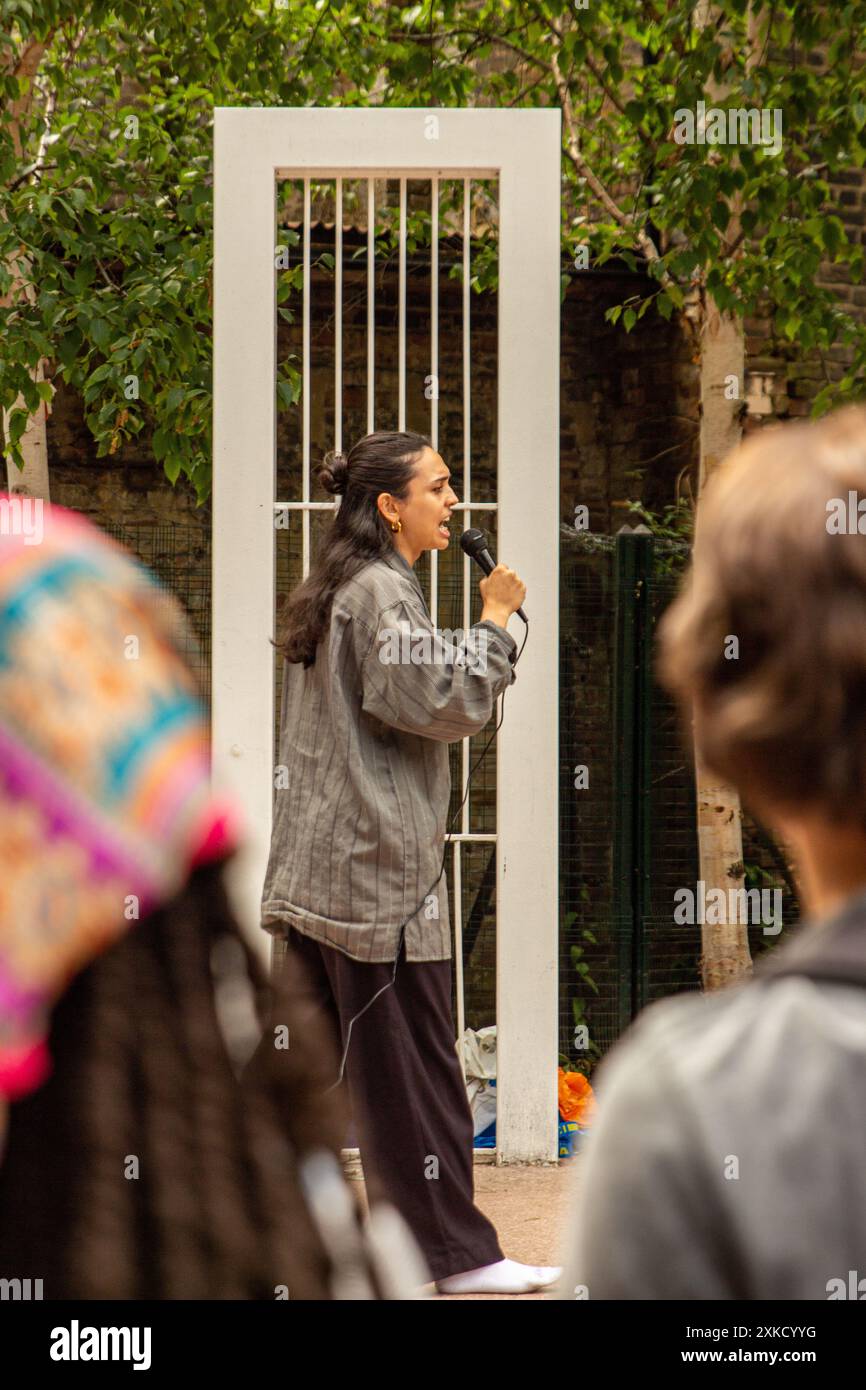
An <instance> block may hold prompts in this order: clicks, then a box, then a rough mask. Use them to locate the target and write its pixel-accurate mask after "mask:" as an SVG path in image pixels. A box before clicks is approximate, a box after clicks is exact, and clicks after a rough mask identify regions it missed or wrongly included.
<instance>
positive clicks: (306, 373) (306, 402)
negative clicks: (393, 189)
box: [301, 178, 311, 579]
mask: <svg viewBox="0 0 866 1390" xmlns="http://www.w3.org/2000/svg"><path fill="white" fill-rule="evenodd" d="M301 372H302V378H303V394H302V397H301V399H302V402H303V414H302V424H301V501H302V502H309V500H310V394H311V382H310V180H309V178H305V179H304V338H303V349H302V359H301ZM301 518H302V523H301V524H302V532H301V534H302V538H303V539H302V561H301V573H302V575H303V576H304V578H305V579H306V577H307V575H308V574H309V572H310V512H309V508H308V507H304V508H303V510H302V512H301Z"/></svg>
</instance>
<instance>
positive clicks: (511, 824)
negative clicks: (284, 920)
mask: <svg viewBox="0 0 866 1390" xmlns="http://www.w3.org/2000/svg"><path fill="white" fill-rule="evenodd" d="M560 162H561V117H560V112H559V111H558V110H555V109H538V108H536V109H532V110H495V109H494V110H491V109H477V108H476V109H457V110H455V109H448V108H432V109H431V108H428V107H420V108H406V107H401V108H396V107H391V108H366V109H357V108H352V109H341V108H334V107H327V108H317V107H297V108H294V107H274V108H264V107H252V108H248V109H244V108H235V107H217V108H216V110H215V112H214V377H213V381H214V468H213V643H212V650H213V658H212V660H213V669H212V747H213V776H214V779H215V781H217V782H219V784H220V785H222V786H224V787H225V788H226V789H227V790H229V791H231V792H233V793H234V795H235V797H236V799H237V800H238V801H239V802H240V805H241V808H242V811H243V813H244V819H245V822H246V829H247V836H248V841H247V846H246V849H245V851H244V853H243V855H242V856H241V857H240V859H239V863H238V868H237V875H236V877H235V879H234V882H233V888H234V895H235V900H236V904H237V907H238V911H239V914H240V917H241V920H242V923H243V925H244V928H245V931H246V932H247V933H248V935H249V938H250V940H251V941H252V942H253V943H254V945H255V946H256V947H257V948H258V949H259V951H260V952H261V953H262V955H263V956H265V957H266V955H267V947H268V944H269V941H268V937H267V935H266V933H264V932H263V931H262V930H261V928H260V924H259V906H260V901H261V891H262V886H263V882H264V874H265V869H266V865H267V858H268V851H269V844H270V826H271V811H272V800H273V785H274V783H273V773H274V768H273V764H274V749H273V746H272V745H273V728H274V714H275V710H274V681H273V660H274V655H273V648H272V647H271V645H270V642H269V640H268V639H269V638H270V637H272V636H273V616H274V614H273V595H274V580H275V530H274V501H275V497H274V477H275V440H276V401H275V376H276V325H277V318H276V308H275V301H276V294H275V265H274V231H275V207H276V181H277V179H278V178H289V177H297V178H301V177H303V178H310V177H316V178H322V179H330V178H340V177H350V178H376V177H378V178H396V177H399V178H419V179H443V178H497V179H498V180H499V207H500V230H499V388H498V390H499V397H498V408H499V424H498V438H499V474H498V490H497V498H498V505H497V510H498V514H499V531H498V547H499V555H500V556H501V558H502V559H504V560H506V561H507V563H508V564H510V565H511V566H512V567H513V568H515V569H517V570H518V572H519V573H520V574H521V576H522V577H523V578H524V580H525V581H526V585H527V599H526V609H527V612H528V613H529V615H530V621H531V629H532V630H531V634H530V638H529V641H528V642H527V646H526V651H525V654H524V656H523V658H522V660H521V663H520V666H519V668H518V678H517V680H516V682H515V684H514V685H513V686H512V687H510V689H509V692H508V697H507V711H506V714H507V717H506V718H505V720H504V722H503V726H502V729H501V730H500V733H499V737H498V745H497V746H498V767H497V835H496V838H497V841H498V845H497V1042H498V1048H497V1051H498V1068H497V1070H498V1077H497V1095H498V1100H497V1111H498V1114H497V1162H499V1163H509V1162H512V1163H514V1162H537V1161H551V1160H555V1159H556V1157H557V1153H558V1125H557V1070H556V1069H557V1062H558V1023H557V1007H558V997H557V988H558V981H557V973H558V972H557V960H558V937H559V882H558V875H559V863H558V849H559V815H558V794H557V788H558V766H559V752H558V672H559V315H560V297H559V296H560V290H559V284H560ZM510 628H511V630H512V631H513V634H514V636H515V637H516V638H517V640H518V642H519V641H521V640H522V635H523V631H522V624H521V622H520V620H519V619H518V618H512V619H511V623H510Z"/></svg>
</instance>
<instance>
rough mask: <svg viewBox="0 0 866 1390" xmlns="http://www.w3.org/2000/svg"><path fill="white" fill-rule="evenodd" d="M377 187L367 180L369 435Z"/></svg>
mask: <svg viewBox="0 0 866 1390" xmlns="http://www.w3.org/2000/svg"><path fill="white" fill-rule="evenodd" d="M375 195H376V185H375V180H373V179H368V180H367V433H368V434H372V432H373V419H374V417H375V413H376V412H375V405H374V400H375V395H374V392H375V380H374V376H373V373H374V371H375V362H376V349H375V343H376V339H375V315H376V243H375V235H376V196H375Z"/></svg>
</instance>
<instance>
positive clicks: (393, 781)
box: [261, 549, 517, 961]
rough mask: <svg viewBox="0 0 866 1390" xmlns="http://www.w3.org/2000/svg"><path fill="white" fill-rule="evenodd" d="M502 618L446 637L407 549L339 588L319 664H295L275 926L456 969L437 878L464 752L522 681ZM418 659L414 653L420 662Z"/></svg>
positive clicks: (269, 920) (269, 904)
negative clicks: (463, 745)
mask: <svg viewBox="0 0 866 1390" xmlns="http://www.w3.org/2000/svg"><path fill="white" fill-rule="evenodd" d="M516 652H517V643H516V642H515V640H514V638H513V637H512V636H511V634H510V633H508V632H506V631H505V629H504V628H501V627H499V625H498V624H497V623H492V622H489V621H485V622H483V623H478V624H476V625H475V626H474V627H473V628H470V629H469V632H468V633H467V634H466V637H465V640H464V641H462V642H461V641H460V639H459V636H458V640H457V641H456V642H455V641H452V640H449V638H448V635H447V634H446V635H443V634H441V633H438V632H436V630H435V629H434V627H433V623H432V620H431V618H430V613H429V610H428V608H427V604H426V601H425V599H424V593H423V590H422V588H421V585H420V583H419V582H418V577H417V575H416V574H415V572H414V570H413V569H412V567H411V566H410V565H409V564H408V563H407V562H406V560H404V559H403V556H402V555H401V554H400V553H399V551H398V550H396V549H395V550H394V551H393V552H392V553H391V554H389V555H388V556H386V557H385V558H384V559H381V560H375V561H373V562H371V564H369V565H368V566H366V568H364V569H363V570H362V571H361V572H360V573H359V574H358V575H356V576H355V578H354V579H351V580H350V581H349V582H348V583H347V584H344V585H342V587H341V588H340V589H339V590H338V591H337V594H336V596H335V598H334V603H333V608H332V612H331V622H330V628H329V631H328V633H327V635H326V637H325V638H324V640H323V641H322V642H321V643H320V644H319V648H318V650H317V653H316V660H315V662H314V663H313V665H312V666H310V667H307V668H306V669H305V668H304V667H303V665H302V664H300V663H297V664H291V665H290V664H288V663H286V665H285V666H284V670H283V675H284V680H283V698H282V706H281V710H280V755H279V756H280V761H279V764H278V766H277V768H276V770H275V772H276V775H275V779H274V788H275V790H274V803H273V830H272V834H271V848H270V857H269V860H268V867H267V873H266V875H265V884H264V890H263V894H262V911H261V920H262V926H263V927H264V928H265V930H266V931H269V932H270V933H271V934H272V935H280V934H281V933H282V932H283V931H284V929H285V924H286V923H289V924H291V925H292V926H294V927H296V928H297V930H298V931H300V932H302V933H304V935H306V936H311V937H314V938H315V939H316V940H317V941H322V942H326V943H327V944H328V945H330V946H335V947H337V949H338V950H341V951H343V952H344V953H345V954H346V955H347V956H351V957H352V959H353V960H360V961H388V960H393V959H394V956H395V955H396V952H397V946H398V942H399V938H400V927H401V925H402V924H403V923H404V922H405V921H406V919H407V918H408V917H409V914H410V913H412V912H413V910H415V909H416V908H418V904H419V903H422V906H421V908H420V909H419V910H418V911H417V912H415V915H414V916H413V917H412V918H411V920H410V921H409V922H408V924H407V926H406V958H407V960H413V961H423V960H447V959H448V958H449V957H450V955H451V927H450V919H449V910H448V891H447V882H446V876H445V874H444V873H443V875H442V877H441V878H439V879H438V881H437V876H438V874H439V869H440V865H441V863H442V854H443V849H444V844H445V831H446V820H447V814H448V802H449V797H450V791H451V785H450V784H451V779H450V773H449V766H448V748H447V745H448V744H449V743H453V742H454V741H455V740H457V739H461V738H464V737H465V736H466V735H469V734H474V733H477V732H478V731H479V730H480V729H483V728H484V726H485V724H486V723H487V722H488V720H489V719H490V716H491V714H492V712H493V709H494V705H495V701H496V697H497V696H498V695H499V694H500V693H501V692H502V691H503V690H505V688H506V687H507V686H509V685H510V684H511V683H512V682H513V681H514V680H515V678H516V673H515V671H514V669H513V662H514V658H515V655H516ZM413 658H414V659H413Z"/></svg>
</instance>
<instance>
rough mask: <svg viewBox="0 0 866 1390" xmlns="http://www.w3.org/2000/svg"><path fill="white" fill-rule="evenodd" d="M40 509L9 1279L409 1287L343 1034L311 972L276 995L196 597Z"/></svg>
mask: <svg viewBox="0 0 866 1390" xmlns="http://www.w3.org/2000/svg"><path fill="white" fill-rule="evenodd" d="M19 504H20V499H12V498H9V497H5V496H3V497H0V512H2V521H3V525H2V530H0V1278H3V1279H8V1280H19V1279H20V1280H25V1279H30V1280H35V1279H39V1280H41V1281H42V1297H44V1298H46V1299H103V1298H114V1299H151V1298H170V1299H228V1298H243V1299H248V1298H261V1299H275V1298H276V1299H278V1298H291V1299H292V1300H297V1299H308V1298H313V1299H319V1298H321V1299H329V1298H334V1297H362V1298H364V1297H368V1298H378V1297H388V1296H401V1295H400V1294H399V1293H397V1292H395V1285H396V1284H398V1283H399V1280H398V1279H397V1277H396V1275H395V1265H394V1262H393V1261H390V1260H389V1254H388V1252H389V1251H390V1250H392V1249H393V1248H394V1231H393V1225H394V1223H393V1221H392V1220H390V1218H391V1217H394V1218H396V1213H390V1214H389V1213H387V1212H385V1213H384V1234H383V1223H382V1222H381V1221H380V1222H379V1227H378V1230H377V1235H376V1238H375V1239H373V1238H372V1237H369V1238H368V1236H367V1234H366V1233H365V1234H364V1235H363V1236H362V1234H361V1224H360V1221H359V1219H358V1213H357V1208H356V1206H355V1204H354V1202H353V1199H352V1198H351V1197H350V1196H349V1189H348V1187H347V1186H346V1184H345V1183H344V1182H343V1179H342V1174H341V1172H340V1169H339V1150H340V1143H341V1138H342V1134H343V1130H344V1128H345V1123H346V1117H345V1115H344V1113H343V1107H342V1103H341V1100H340V1098H339V1097H338V1096H337V1095H333V1094H330V1095H326V1094H325V1089H326V1083H327V1081H328V1079H329V1077H330V1073H331V1070H332V1068H333V1066H334V1064H335V1059H334V1058H333V1056H332V1049H333V1044H332V1042H331V1039H330V1037H329V1035H328V1033H327V1029H326V1028H325V1027H324V1026H323V1023H322V1021H321V1019H320V1017H319V1015H318V1013H317V1012H316V1011H315V1010H314V1009H311V1008H310V1007H309V1005H308V1004H307V1003H305V1001H304V999H303V997H302V991H300V992H299V990H298V983H299V981H298V977H297V975H296V972H295V971H293V969H292V968H291V965H289V966H287V968H286V970H285V971H284V972H283V973H282V974H281V976H280V978H279V980H278V981H277V982H276V985H275V988H273V989H270V988H269V987H268V984H267V981H266V980H265V978H264V976H263V974H262V973H261V971H260V969H259V967H258V965H257V962H256V960H255V958H254V956H253V955H252V953H251V951H250V949H249V948H248V946H247V945H246V943H245V941H244V939H243V936H242V934H241V931H240V929H239V927H238V924H237V921H236V918H235V916H234V913H233V911H232V907H231V905H230V901H229V898H228V896H227V891H226V886H225V884H224V879H223V873H224V867H225V865H226V863H227V862H228V860H229V859H230V857H231V855H232V853H233V852H234V850H235V849H236V848H237V847H238V846H239V844H240V842H241V836H240V830H239V822H238V820H237V818H236V815H235V811H234V808H233V806H232V805H231V803H229V802H228V801H226V800H225V799H223V798H221V797H219V796H218V795H216V794H215V793H214V792H213V791H212V789H211V785H210V757H209V744H208V731H207V725H206V714H205V709H204V705H203V702H202V700H201V692H200V690H199V688H198V685H197V682H196V680H195V677H194V676H193V674H192V671H191V670H190V668H189V666H188V665H187V663H186V661H185V659H184V656H183V651H184V648H185V647H187V648H188V647H189V646H190V645H191V644H192V643H191V634H190V632H189V629H188V627H187V624H186V621H185V618H184V616H183V613H182V610H181V609H180V606H179V605H178V604H177V603H176V601H175V600H174V599H173V598H172V597H171V595H170V594H169V593H168V592H167V591H165V590H163V589H162V588H161V587H160V586H159V585H157V584H156V583H155V582H154V581H153V579H152V578H151V576H150V575H149V574H148V573H147V571H146V570H144V569H143V567H141V566H140V565H138V564H137V563H136V562H135V561H134V560H133V559H132V557H131V556H129V555H128V554H127V553H126V552H125V551H124V550H123V549H122V548H121V547H120V546H118V545H116V544H115V543H114V542H113V541H111V540H110V539H109V538H108V537H107V536H105V535H104V534H103V533H101V532H99V531H97V530H96V528H95V527H93V526H92V525H90V523H89V522H87V521H86V520H85V519H84V518H83V517H81V516H79V515H77V514H76V513H74V512H71V511H67V510H66V509H64V508H61V507H49V506H47V505H45V507H44V513H41V515H43V516H44V524H43V535H42V536H41V537H40V539H39V540H38V542H37V543H31V541H32V540H33V537H32V536H31V537H30V538H27V537H24V536H22V534H20V533H16V531H17V528H16V526H15V519H16V510H15V508H16V506H17V505H19ZM36 505H37V506H39V507H42V504H41V503H37V504H36ZM263 1020H266V1021H267V1022H266V1026H265V1033H268V1032H269V1033H270V1036H271V1039H272V1041H273V1044H274V1045H272V1046H270V1047H259V1050H258V1052H257V1053H256V1058H255V1062H254V1063H252V1064H251V1063H250V1058H251V1056H252V1054H253V1051H254V1049H255V1048H256V1047H257V1046H258V1044H259V1042H260V1040H261V1039H262V1036H263ZM278 1037H284V1038H285V1045H283V1046H280V1045H278V1043H277V1038H278ZM4 1121H5V1123H4ZM4 1129H5V1134H4V1132H3V1131H4ZM380 1215H381V1213H380ZM405 1235H406V1240H407V1241H409V1242H411V1237H409V1236H408V1232H406V1233H405ZM377 1240H378V1244H376V1241H377ZM335 1242H336V1244H338V1245H339V1247H340V1250H341V1252H342V1253H341V1255H340V1257H339V1259H336V1260H334V1259H332V1251H333V1250H334V1249H335V1248H336V1245H335ZM396 1245H397V1246H399V1248H400V1250H401V1251H403V1252H405V1250H406V1249H409V1248H410V1247H409V1246H407V1245H406V1243H405V1242H404V1243H403V1244H402V1245H401V1243H400V1237H399V1234H398V1236H397V1237H396ZM383 1249H384V1251H385V1254H384V1255H382V1253H381V1252H382V1250H383ZM411 1250H413V1251H414V1246H413V1245H412V1246H411ZM410 1262H411V1261H410ZM397 1263H399V1261H398V1262H397ZM417 1274H418V1270H417V1266H413V1267H412V1270H411V1274H410V1276H409V1277H408V1279H407V1288H412V1287H414V1286H415V1285H416V1283H417Z"/></svg>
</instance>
